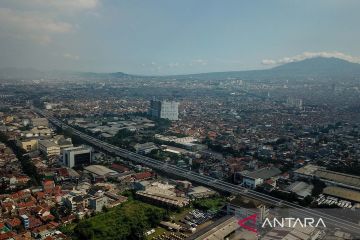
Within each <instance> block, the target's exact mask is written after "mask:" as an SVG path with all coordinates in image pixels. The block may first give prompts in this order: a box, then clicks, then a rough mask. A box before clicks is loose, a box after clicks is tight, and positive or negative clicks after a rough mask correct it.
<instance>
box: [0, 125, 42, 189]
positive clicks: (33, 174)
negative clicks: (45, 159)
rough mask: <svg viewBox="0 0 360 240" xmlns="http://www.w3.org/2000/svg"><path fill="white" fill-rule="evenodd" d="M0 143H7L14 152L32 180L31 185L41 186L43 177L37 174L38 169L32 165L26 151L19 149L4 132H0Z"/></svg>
mask: <svg viewBox="0 0 360 240" xmlns="http://www.w3.org/2000/svg"><path fill="white" fill-rule="evenodd" d="M0 142H3V143H5V144H6V145H7V146H8V147H10V148H11V149H12V150H13V152H14V154H15V155H16V157H17V158H18V159H19V161H20V163H21V167H22V169H23V171H24V173H25V174H26V175H28V176H29V177H30V178H31V182H30V185H39V184H40V182H41V179H42V177H41V176H40V175H39V174H38V173H37V171H36V167H35V166H34V164H33V163H32V161H31V158H30V157H29V156H28V155H26V152H25V150H23V149H21V148H19V147H18V146H17V145H16V143H15V141H13V140H9V139H8V137H7V136H6V135H5V134H4V133H2V132H0Z"/></svg>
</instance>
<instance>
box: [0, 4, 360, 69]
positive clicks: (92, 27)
mask: <svg viewBox="0 0 360 240" xmlns="http://www.w3.org/2000/svg"><path fill="white" fill-rule="evenodd" d="M359 12H360V1H358V0H0V68H6V67H17V68H34V69H39V70H71V71H89V72H126V73H132V74H144V75H168V74H183V73H199V72H216V71H230V70H249V69H262V68H269V67H272V66H275V65H278V64H282V63H287V62H292V61H299V60H303V59H306V58H309V57H316V56H323V57H339V58H342V59H346V60H348V61H352V62H359V63H360V57H359V56H360V44H359V42H360V28H359V23H360V14H359Z"/></svg>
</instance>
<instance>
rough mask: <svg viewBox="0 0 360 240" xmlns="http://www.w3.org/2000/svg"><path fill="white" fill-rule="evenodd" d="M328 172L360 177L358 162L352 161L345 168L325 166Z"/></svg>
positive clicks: (359, 163) (359, 164)
mask: <svg viewBox="0 0 360 240" xmlns="http://www.w3.org/2000/svg"><path fill="white" fill-rule="evenodd" d="M327 169H328V170H331V171H335V172H341V173H346V174H353V175H357V176H360V162H358V161H354V162H352V163H350V164H349V165H347V166H338V165H337V166H331V165H330V166H327Z"/></svg>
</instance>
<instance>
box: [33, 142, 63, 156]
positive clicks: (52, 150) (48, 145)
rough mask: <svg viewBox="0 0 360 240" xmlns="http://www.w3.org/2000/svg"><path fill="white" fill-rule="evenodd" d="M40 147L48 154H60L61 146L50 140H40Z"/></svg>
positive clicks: (41, 150)
mask: <svg viewBox="0 0 360 240" xmlns="http://www.w3.org/2000/svg"><path fill="white" fill-rule="evenodd" d="M38 148H39V150H40V152H42V153H43V154H45V155H46V156H59V155H60V147H59V145H57V144H56V143H54V142H52V141H50V140H39V142H38Z"/></svg>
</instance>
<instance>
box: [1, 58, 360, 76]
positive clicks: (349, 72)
mask: <svg viewBox="0 0 360 240" xmlns="http://www.w3.org/2000/svg"><path fill="white" fill-rule="evenodd" d="M164 78H167V79H169V78H171V79H177V80H189V79H197V80H223V79H243V80H250V81H269V80H273V81H274V80H275V81H276V80H278V81H284V80H290V81H332V80H333V81H338V80H339V79H340V80H344V81H352V80H357V81H358V80H360V64H358V63H352V62H348V61H345V60H342V59H338V58H323V57H316V58H310V59H305V60H302V61H298V62H291V63H287V64H283V65H280V66H277V67H274V68H271V69H265V70H252V71H228V72H210V73H199V74H187V75H174V76H159V77H155V76H137V75H130V74H126V73H123V72H114V73H93V72H66V71H38V70H34V69H17V68H6V69H0V80H1V79H19V80H38V79H50V80H51V79H55V80H87V81H92V80H115V81H116V80H124V79H127V80H129V79H164Z"/></svg>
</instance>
